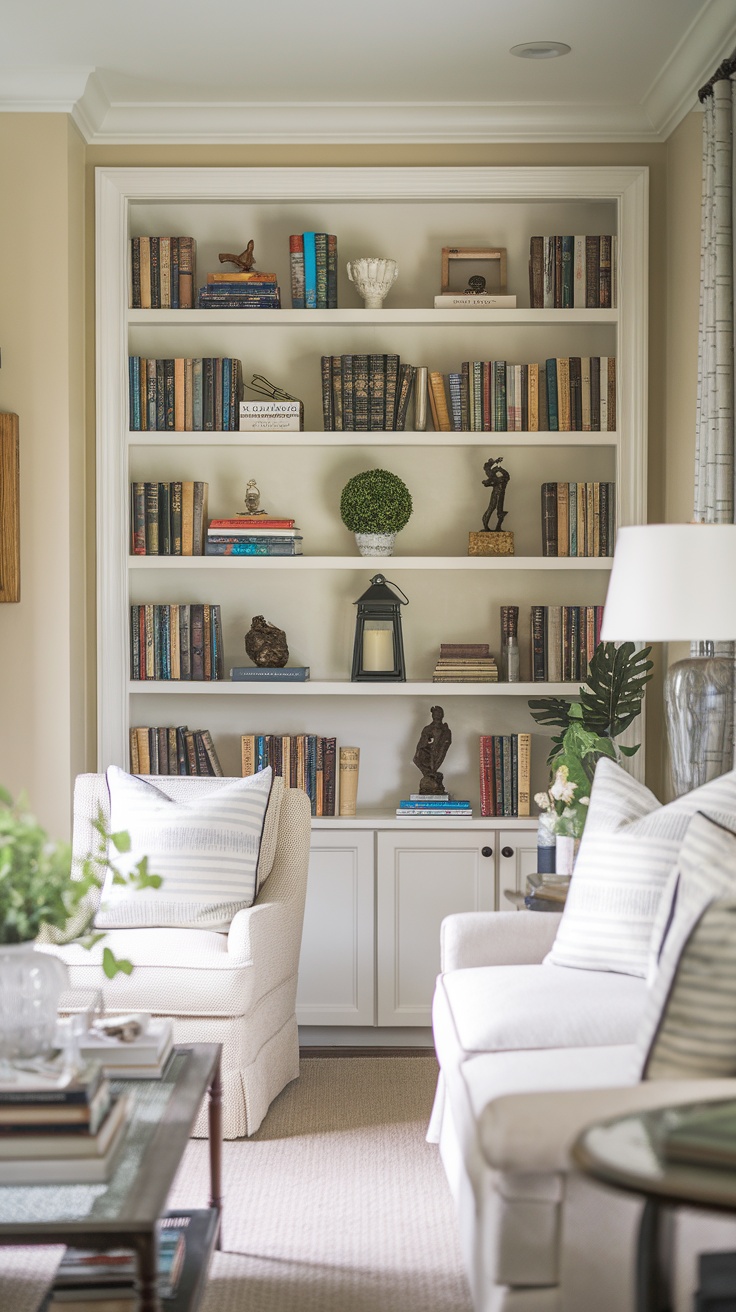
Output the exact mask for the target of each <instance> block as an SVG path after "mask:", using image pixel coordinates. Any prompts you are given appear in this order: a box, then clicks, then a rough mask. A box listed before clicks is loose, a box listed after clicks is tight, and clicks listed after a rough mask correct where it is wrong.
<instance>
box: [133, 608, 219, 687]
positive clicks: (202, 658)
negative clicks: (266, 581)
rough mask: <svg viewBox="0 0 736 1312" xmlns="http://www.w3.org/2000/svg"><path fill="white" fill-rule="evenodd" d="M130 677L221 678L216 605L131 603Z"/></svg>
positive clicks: (217, 609) (217, 610)
mask: <svg viewBox="0 0 736 1312" xmlns="http://www.w3.org/2000/svg"><path fill="white" fill-rule="evenodd" d="M130 677H131V679H197V680H199V679H204V680H210V679H222V678H223V677H224V660H223V650H222V616H221V613H220V607H219V605H209V604H206V603H200V602H192V604H191V605H182V606H163V605H162V606H158V605H149V604H144V605H132V606H131V608H130Z"/></svg>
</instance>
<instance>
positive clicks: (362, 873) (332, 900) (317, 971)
mask: <svg viewBox="0 0 736 1312" xmlns="http://www.w3.org/2000/svg"><path fill="white" fill-rule="evenodd" d="M373 849H374V836H373V834H372V833H370V832H369V831H366V830H358V831H350V830H342V831H341V832H339V833H329V832H326V831H325V830H324V829H317V830H314V831H313V833H312V846H311V856H310V860H309V878H308V881H307V903H306V908H305V912H304V932H303V935H302V951H301V957H300V960H299V988H298V991H297V1019H298V1020H299V1023H300V1024H301V1025H373V1024H375V1019H376V1017H375V946H374V945H375V932H374V906H375V896H374V854H373Z"/></svg>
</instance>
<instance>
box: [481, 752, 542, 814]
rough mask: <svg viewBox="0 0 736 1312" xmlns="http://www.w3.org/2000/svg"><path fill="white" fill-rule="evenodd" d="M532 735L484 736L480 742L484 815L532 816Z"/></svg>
mask: <svg viewBox="0 0 736 1312" xmlns="http://www.w3.org/2000/svg"><path fill="white" fill-rule="evenodd" d="M530 761H531V734H528V733H519V734H481V735H480V742H479V780H480V807H481V815H482V816H507V817H510V818H511V817H515V816H524V815H529V814H530V806H529V804H530Z"/></svg>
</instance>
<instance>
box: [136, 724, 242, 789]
mask: <svg viewBox="0 0 736 1312" xmlns="http://www.w3.org/2000/svg"><path fill="white" fill-rule="evenodd" d="M130 771H131V774H176V775H180V774H181V775H215V776H218V777H221V776H222V766H221V765H220V761H219V758H218V755H217V752H216V750H215V744H214V743H213V741H212V734H211V733H210V731H209V729H189V728H188V727H187V725H186V724H180V725H176V726H175V725H168V726H167V725H164V726H161V725H139V726H137V727H136V728H131V730H130Z"/></svg>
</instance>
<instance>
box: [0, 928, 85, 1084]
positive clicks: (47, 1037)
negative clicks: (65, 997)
mask: <svg viewBox="0 0 736 1312" xmlns="http://www.w3.org/2000/svg"><path fill="white" fill-rule="evenodd" d="M68 984H69V975H68V972H67V968H66V966H65V965H64V963H63V962H62V961H60V960H59V958H58V957H54V956H52V955H51V954H50V953H48V952H39V951H36V949H35V948H34V946H33V944H32V943H13V944H3V945H2V946H0V1079H4V1080H8V1079H11V1078H13V1070H12V1063H13V1062H14V1061H19V1060H21V1061H25V1060H27V1059H28V1058H30V1057H40V1056H43V1055H44V1054H45V1053H48V1052H50V1051H51V1049H52V1048H53V1047H54V1043H55V1039H56V1020H57V1010H58V1002H59V996H60V994H61V991H62V989H64V988H66V987H67V986H68Z"/></svg>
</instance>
